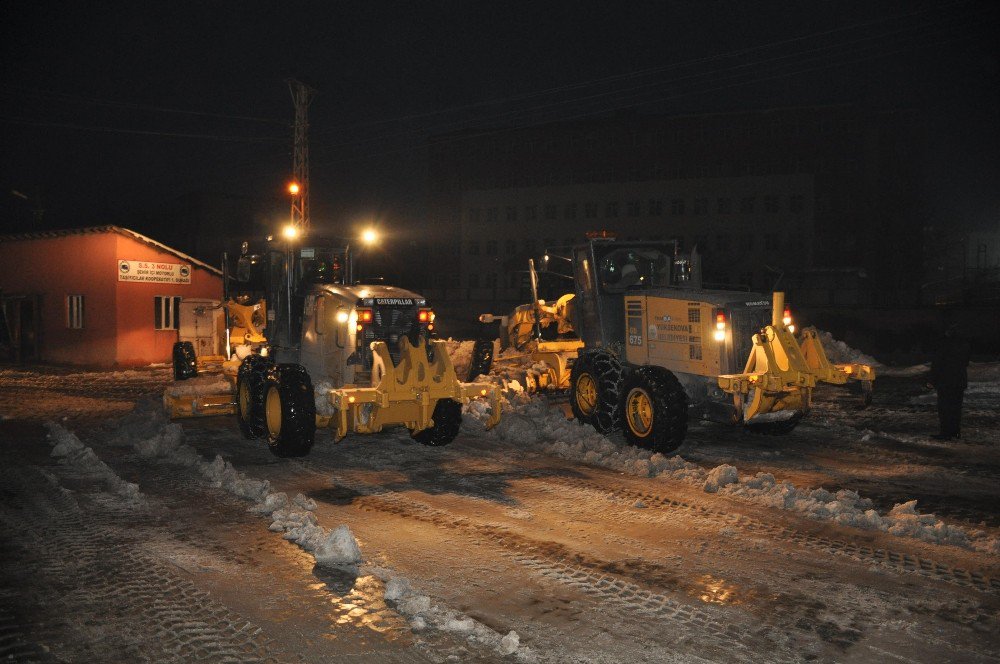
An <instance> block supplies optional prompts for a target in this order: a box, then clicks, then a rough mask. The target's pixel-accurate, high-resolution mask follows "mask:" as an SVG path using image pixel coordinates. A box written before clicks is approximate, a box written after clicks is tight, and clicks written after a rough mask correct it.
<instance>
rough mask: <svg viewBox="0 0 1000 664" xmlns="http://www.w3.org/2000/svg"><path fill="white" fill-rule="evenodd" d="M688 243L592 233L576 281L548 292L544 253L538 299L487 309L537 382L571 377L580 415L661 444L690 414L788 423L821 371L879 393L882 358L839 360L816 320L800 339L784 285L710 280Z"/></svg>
mask: <svg viewBox="0 0 1000 664" xmlns="http://www.w3.org/2000/svg"><path fill="white" fill-rule="evenodd" d="M676 249H677V247H676V245H675V244H674V243H665V242H619V241H617V240H615V239H613V238H609V237H607V236H606V235H605V234H601V235H600V236H598V237H593V238H590V239H588V242H587V244H585V245H582V246H578V247H574V248H573V249H572V256H571V257H569V258H568V259H567V260H568V262H569V263H570V264H571V265H572V277H571V278H572V280H573V282H574V286H575V288H574V291H575V292H574V293H572V294H567V295H564V296H562V297H561V298H559V300H558V301H557V302H556V303H555V305H549V304H546V303H545V302H544V301H543V300H539V299H538V277H537V273H536V271H535V266H534V262H533V261H532V262H530V264H529V265H530V275H531V285H532V296H533V298H534V303H533V304H529V305H522V306H521V307H518V308H517V309H515V311H514V312H513V313H512V314H511V315H510V316H496V315H492V314H484V315H483V316H480V321H481V322H483V323H484V324H487V325H488V324H490V323H496V322H499V323H500V324H501V328H502V337H503V342H504V343H502V345H503V346H509V347H511V348H513V349H515V351H520V353H521V358H523V357H525V356H526V357H528V358H530V360H531V362H533V363H534V366H535V367H536V370H534V371H532V372H529V373H528V375H527V376H526V379H527V380H526V382H527V384H526V386H525V387H527V388H528V389H529V390H534V389H543V388H550V389H559V388H568V390H569V402H570V407H571V409H572V411H573V415H574V416H575V417H576V419H578V420H580V421H582V422H585V423H588V424H591V425H593V426H594V428H596V429H597V430H598V431H600V432H601V433H607V432H610V431H613V430H616V429H619V428H621V429H623V432H624V436H625V439H626V441H627V442H629V443H631V444H633V445H637V446H640V447H645V448H649V449H653V450H656V451H659V452H669V451H671V450H674V449H676V448H677V447H678V446H680V444H681V443H682V442H683V440H684V436H685V433H686V431H687V423H688V417H689V414H692V415H695V416H698V417H702V418H704V419H708V420H713V421H718V422H725V423H730V424H740V425H744V426H746V427H748V428H750V429H752V430H755V431H758V432H762V433H771V434H782V433H787V432H789V431H791V430H792V429H793V428H794V427H795V426H796V425H797V424H798V422H799V421H800V420H801V418H802V417H803V416H804V415H805V414H806V413H808V412H809V409H810V405H811V398H812V391H813V388H814V387H815V386H816V384H817V382H820V381H822V382H828V383H833V384H841V385H842V384H845V383H847V382H848V381H860V386H861V390H862V393H863V395H865V397H864V398H865V399H866V400H870V398H871V385H872V381H873V380H874V378H875V373H874V371H873V369H872V368H871V367H870V366H867V365H861V364H838V365H834V364H831V363H830V362H829V360H828V359H827V356H826V353H825V351H824V349H823V346H822V344H821V343H820V341H819V337H818V335H817V333H816V330H814V329H811V328H810V329H806V330H804V331H802V333H801V335H800V337H799V339H796V337H795V336H794V332H795V326H794V325H793V324H792V319H791V315H790V311H788V310H786V309H785V307H784V294H783V293H780V292H775V293H773V294H772V295H767V294H760V293H748V292H743V291H733V290H713V289H707V288H703V287H702V283H701V276H700V262H699V260H698V256H697V253H696V252H692V254H691V255H690V256H689V257H679V256H678V254H677V251H676ZM546 263H547V261H546ZM566 276H569V275H566ZM489 337H490V335H485V336H484V337H483V338H482V339H481V340H480V341H478V342H477V343H476V346H475V349H474V351H473V364H472V367H471V368H470V379H472V378H473V377H475V376H476V375H477V374H480V373H488V372H489V369H490V366H491V364H492V363H493V361H494V342H493V340H492V339H491V338H489ZM509 357H510V355H507V358H509ZM517 357H518V356H517V355H516V354H515V355H514V358H517ZM507 358H498V359H497V362H503V361H504V360H505V359H507ZM542 366H544V369H543V370H540V371H539V370H537V368H538V367H542Z"/></svg>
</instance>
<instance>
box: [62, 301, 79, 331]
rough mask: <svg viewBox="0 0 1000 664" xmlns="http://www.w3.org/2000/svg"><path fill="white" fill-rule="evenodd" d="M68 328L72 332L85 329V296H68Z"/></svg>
mask: <svg viewBox="0 0 1000 664" xmlns="http://www.w3.org/2000/svg"><path fill="white" fill-rule="evenodd" d="M66 327H67V328H69V329H71V330H82V329H83V295H79V294H77V295H67V296H66Z"/></svg>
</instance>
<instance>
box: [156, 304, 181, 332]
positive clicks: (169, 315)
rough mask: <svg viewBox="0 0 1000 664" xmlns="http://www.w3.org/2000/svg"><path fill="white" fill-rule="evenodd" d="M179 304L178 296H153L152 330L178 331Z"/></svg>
mask: <svg viewBox="0 0 1000 664" xmlns="http://www.w3.org/2000/svg"><path fill="white" fill-rule="evenodd" d="M180 304H181V296H180V295H155V296H153V328H154V329H156V330H165V331H169V330H177V329H180V315H179V313H180V312H179V309H180ZM157 318H159V322H157Z"/></svg>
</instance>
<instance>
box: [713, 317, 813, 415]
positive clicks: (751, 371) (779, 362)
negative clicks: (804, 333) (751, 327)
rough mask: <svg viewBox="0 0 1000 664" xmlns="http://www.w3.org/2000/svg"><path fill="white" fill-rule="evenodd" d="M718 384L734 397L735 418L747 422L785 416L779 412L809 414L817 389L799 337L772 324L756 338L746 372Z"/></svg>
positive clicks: (725, 378) (722, 376) (728, 375)
mask: <svg viewBox="0 0 1000 664" xmlns="http://www.w3.org/2000/svg"><path fill="white" fill-rule="evenodd" d="M718 381H719V387H720V388H722V390H723V391H725V392H728V393H729V394H732V395H733V405H734V413H733V419H734V420H735V421H736V422H745V423H753V422H754V421H755V419H756V420H757V421H762V420H767V419H768V418H769V417H770V418H775V417H781V416H779V415H777V414H778V413H785V412H790V413H791V415H789V416H788V417H791V416H795V415H803V414H805V413H807V412H808V411H809V407H810V402H811V399H812V389H813V387H815V386H816V376H815V375H813V373H812V372H811V371H810V370H809V367H808V365H807V364H806V360H805V358H804V357H803V355H802V351H801V350H800V349H799V345H798V343H797V342H796V341H795V337H793V336H792V334H791V333H790V332H789V331H788V330H787V329H786V328H785V327H784V326H780V325H779V326H774V325H768V326H767V327H765V328H764V329H763V330H761V331H760V332H758V333H757V334H755V335H754V336H753V349H752V350H751V351H750V357H749V359H748V360H747V364H746V368H745V369H744V370H743V373H741V374H725V375H721V376H719V378H718Z"/></svg>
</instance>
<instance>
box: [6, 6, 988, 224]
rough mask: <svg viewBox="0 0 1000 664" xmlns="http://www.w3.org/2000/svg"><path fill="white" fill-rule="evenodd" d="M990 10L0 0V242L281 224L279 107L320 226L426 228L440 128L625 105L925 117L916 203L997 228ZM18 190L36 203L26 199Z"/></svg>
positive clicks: (287, 155) (516, 122)
mask: <svg viewBox="0 0 1000 664" xmlns="http://www.w3.org/2000/svg"><path fill="white" fill-rule="evenodd" d="M997 5H998V3H996V2H879V1H875V2H872V1H868V2H770V3H756V2H753V3H748V2H712V1H705V0H698V1H683V2H676V1H674V2H633V3H605V4H594V3H584V2H573V3H546V2H535V3H523V4H522V3H503V2H490V3H485V2H479V3H477V2H420V3H401V2H400V3H392V4H391V5H387V4H382V3H377V2H376V3H373V2H365V3H328V2H323V3H315V4H302V3H294V2H282V3H263V2H241V3H237V2H228V3H226V2H200V3H197V4H190V3H183V2H181V3H125V2H118V3H82V2H30V1H29V2H10V1H8V2H4V3H3V4H2V8H0V12H2V17H0V26H2V27H0V29H2V30H3V55H2V65H0V66H2V71H3V80H2V85H0V136H2V143H0V146H2V150H0V194H2V203H0V215H2V217H0V232H3V233H7V232H14V231H21V230H28V229H30V228H32V227H35V228H38V226H37V225H35V226H33V224H35V221H34V217H33V216H32V214H31V211H32V210H33V209H34V208H36V207H39V205H38V201H40V203H41V204H40V207H41V208H43V209H44V214H43V216H42V222H41V224H42V225H41V227H43V228H52V227H73V226H85V225H92V224H101V223H119V224H123V225H126V226H128V225H129V219H130V218H132V217H133V216H141V215H143V214H145V213H148V212H149V211H151V210H155V209H157V208H158V207H161V206H163V205H166V204H167V203H168V202H169V201H170V200H171V199H173V198H176V197H179V196H182V195H185V194H190V193H192V192H199V191H205V192H218V193H223V194H232V195H246V196H251V197H253V198H254V200H255V201H256V203H255V205H257V206H258V208H259V211H260V214H262V215H273V216H274V218H275V224H277V223H278V222H279V221H281V220H282V219H283V218H284V217H286V216H287V213H288V212H287V201H286V200H285V198H284V195H283V185H284V183H285V182H287V180H288V178H289V173H290V170H291V130H290V123H291V121H292V113H293V111H292V103H291V97H290V94H289V92H288V88H287V85H286V83H285V79H287V78H290V77H294V78H298V79H300V80H302V81H304V82H305V83H307V84H308V85H310V86H312V87H314V88H316V89H317V90H318V92H319V94H318V96H317V97H316V98H315V101H314V102H313V104H312V107H311V108H310V122H311V146H312V178H313V180H312V205H313V223H314V225H317V226H326V227H331V228H338V229H343V228H347V227H349V226H351V225H355V224H357V223H360V221H361V220H368V219H376V220H378V221H380V223H382V224H383V225H384V226H385V227H386V228H387V229H394V230H395V232H397V233H400V234H406V233H410V232H417V231H416V230H415V229H417V228H418V227H419V223H420V222H421V219H422V212H423V209H424V208H423V199H424V184H425V182H424V177H425V172H426V144H427V139H428V137H429V136H432V135H434V134H438V133H444V132H449V131H454V130H457V129H465V128H475V127H497V126H521V125H530V124H536V123H540V122H549V121H557V120H561V119H571V118H577V117H587V116H593V115H601V114H607V113H609V112H613V111H615V110H618V109H626V108H638V109H639V110H640V111H642V112H650V113H671V114H673V113H690V112H701V111H705V112H714V111H732V110H742V109H758V108H767V107H773V106H788V105H814V104H827V103H843V102H858V103H863V104H869V105H874V106H876V107H885V108H916V109H919V110H921V111H923V112H924V113H925V116H926V118H927V122H928V126H929V128H930V135H931V146H930V153H929V154H930V160H929V164H928V168H927V183H928V194H929V195H928V200H930V201H931V204H932V205H934V206H935V210H934V214H935V216H940V217H946V218H948V220H949V223H952V222H953V223H955V224H956V225H960V226H966V227H973V226H982V225H985V224H993V225H995V224H996V223H997V219H1000V204H998V200H1000V140H998V135H1000V133H998V128H997V124H998V123H997V119H998V117H1000V113H998V110H1000V103H998V99H1000V92H998V90H1000V81H998V73H997V72H998V59H997V55H998V53H997V47H996V45H995V44H994V38H995V36H996V35H997V34H1000V30H998V27H1000V23H998V14H1000V12H998V10H997ZM12 191H17V192H20V193H21V194H22V195H24V196H28V200H25V199H24V198H23V197H21V196H17V195H15V194H13V193H12Z"/></svg>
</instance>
